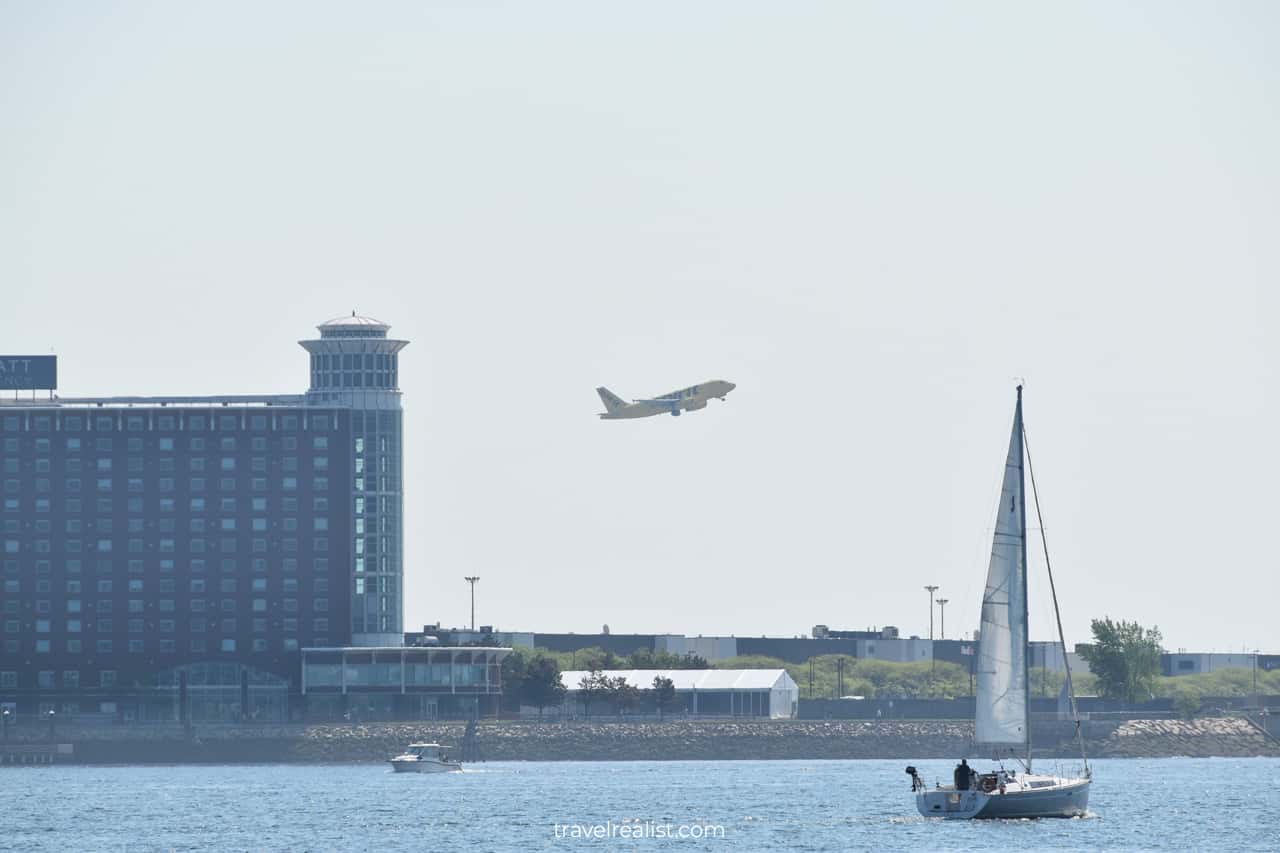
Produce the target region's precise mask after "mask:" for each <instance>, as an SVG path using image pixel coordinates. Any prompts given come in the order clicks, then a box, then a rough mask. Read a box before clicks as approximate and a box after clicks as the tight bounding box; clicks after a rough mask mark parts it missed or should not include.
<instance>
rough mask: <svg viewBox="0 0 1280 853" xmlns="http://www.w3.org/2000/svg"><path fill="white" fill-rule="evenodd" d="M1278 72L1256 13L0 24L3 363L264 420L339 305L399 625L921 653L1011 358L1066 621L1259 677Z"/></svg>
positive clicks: (82, 386) (975, 576)
mask: <svg viewBox="0 0 1280 853" xmlns="http://www.w3.org/2000/svg"><path fill="white" fill-rule="evenodd" d="M1277 43H1280V6H1277V5H1276V4H1274V3H1265V2H1258V3H1216V4H1208V3H1167V2H1159V3H1156V2H1152V3H1126V4H1118V3H1109V2H1108V3H1060V4H1056V5H1052V4H1047V3H965V4H959V3H946V4H941V3H901V2H886V3H847V2H841V3H829V4H821V3H768V4H766V3H743V2H724V3H712V2H707V3H696V4H695V3H643V4H640V3H635V4H607V3H594V2H592V3H586V2H584V3H511V4H506V3H477V2H465V3H464V2H459V3H453V4H429V3H361V4H354V3H351V4H335V3H311V2H308V3H200V4H197V3H105V2H104V3H94V4H86V3H48V2H0V162H2V163H3V164H4V171H3V174H4V184H3V188H2V190H0V293H2V294H3V302H4V305H5V309H6V310H5V311H4V312H3V314H2V315H0V342H2V343H0V351H5V352H44V351H47V350H48V349H49V348H50V347H52V348H54V349H55V350H56V351H57V353H58V354H59V356H60V381H61V386H62V389H61V390H62V393H64V394H66V395H89V394H112V393H144V394H159V393H190V392H197V393H200V392H205V393H217V392H250V391H261V392H295V391H300V390H302V389H303V388H304V387H305V383H306V380H307V368H306V357H305V353H303V351H302V350H301V349H299V348H298V347H297V345H296V343H294V342H295V341H297V340H298V339H300V338H304V337H309V336H311V334H312V332H313V328H312V327H313V326H314V325H315V323H317V322H319V321H321V320H324V319H326V318H328V317H330V316H333V315H336V314H340V313H344V312H347V311H349V310H351V309H352V308H356V309H358V310H360V311H361V312H363V313H368V314H371V315H373V316H375V317H379V318H382V319H385V320H386V321H388V322H390V323H392V325H393V330H392V333H393V334H395V335H397V336H403V337H406V338H409V339H410V340H412V341H413V343H412V345H411V346H410V347H409V348H408V349H406V350H405V352H404V353H403V356H402V362H401V381H402V385H403V389H404V392H405V407H406V425H407V439H406V443H407V449H406V459H407V471H406V474H407V477H408V486H407V489H408V497H407V500H406V508H407V512H408V514H409V529H408V532H407V535H406V547H407V563H408V569H407V573H408V582H407V586H408V605H407V608H406V620H407V622H408V624H410V625H414V624H420V623H422V622H424V621H435V620H437V619H438V620H442V621H444V622H445V623H451V624H461V623H462V622H463V621H464V620H465V619H466V615H467V590H466V584H465V583H464V582H463V580H462V576H463V575H465V574H479V575H480V576H481V577H482V580H481V581H480V584H479V588H478V616H479V619H480V620H481V621H482V622H484V623H494V624H497V625H499V626H502V627H505V628H512V629H525V630H577V631H590V630H598V629H599V627H600V625H601V624H602V623H606V622H607V623H608V624H609V625H610V626H611V627H612V628H613V629H614V630H615V631H646V632H652V631H674V632H688V633H698V632H703V633H737V634H762V633H769V634H784V635H792V634H796V633H801V632H806V631H808V629H809V628H810V626H812V625H813V624H814V623H818V622H823V623H827V624H830V625H831V626H833V627H865V626H868V625H873V624H874V625H884V624H886V623H888V624H896V625H899V626H900V627H901V628H902V629H903V630H904V631H906V632H911V633H921V632H924V631H926V630H927V612H926V610H925V601H924V596H923V590H922V589H921V587H922V585H923V584H925V583H930V582H932V583H938V584H941V585H942V588H943V589H942V593H940V594H942V595H946V596H947V597H949V598H950V599H951V604H949V605H948V607H947V614H948V619H947V627H948V634H949V635H951V636H954V635H955V633H956V632H957V631H958V630H960V629H962V628H963V629H966V630H971V629H972V628H973V627H974V626H975V624H976V621H977V613H978V604H979V597H980V594H981V585H982V579H983V575H984V573H985V570H986V559H987V553H988V551H989V548H990V544H989V537H990V528H991V525H992V520H993V518H994V511H995V510H994V504H995V500H996V494H997V491H998V486H999V480H1000V474H1001V464H1002V460H1003V458H1004V453H1005V443H1006V442H1007V439H1008V425H1009V419H1010V417H1011V414H1012V404H1013V386H1014V381H1013V379H1014V377H1019V376H1021V377H1025V378H1026V380H1027V383H1028V386H1027V421H1028V427H1029V430H1030V438H1031V444H1032V448H1033V450H1034V451H1035V453H1036V457H1035V458H1036V462H1037V464H1038V465H1039V468H1038V473H1039V477H1040V485H1041V488H1042V490H1043V492H1044V498H1045V511H1046V513H1047V524H1048V527H1049V535H1050V545H1051V547H1052V548H1053V555H1054V562H1055V567H1056V569H1057V571H1058V572H1059V573H1060V584H1061V586H1060V591H1061V593H1062V596H1063V607H1064V614H1063V615H1064V619H1065V622H1066V626H1067V632H1068V639H1069V640H1070V641H1078V640H1083V639H1085V638H1086V635H1087V626H1088V620H1089V618H1090V617H1092V616H1101V615H1103V614H1110V615H1111V616H1114V617H1121V618H1132V619H1138V620H1140V621H1142V622H1143V623H1146V624H1152V623H1154V624H1158V625H1159V626H1160V627H1161V628H1162V629H1163V630H1164V632H1165V636H1166V641H1167V645H1168V646H1169V647H1171V648H1177V647H1180V646H1185V647H1195V648H1202V649H1210V648H1216V649H1219V650H1222V649H1226V648H1234V649H1240V648H1241V647H1242V646H1247V647H1249V648H1253V647H1255V646H1263V647H1264V648H1269V649H1271V650H1272V651H1280V629H1278V628H1277V627H1276V626H1277V624H1278V623H1280V620H1277V619H1276V617H1275V612H1276V599H1277V593H1278V592H1280V584H1278V583H1277V580H1276V578H1277V563H1278V560H1277V557H1276V549H1275V544H1274V540H1275V534H1274V531H1275V528H1276V510H1277V499H1276V497H1275V483H1276V482H1277V480H1278V479H1280V477H1278V475H1280V452H1278V451H1277V449H1276V445H1275V432H1276V423H1277V415H1280V399H1278V398H1280V389H1278V388H1277V362H1278V361H1280V351H1278V350H1280V345H1277V343H1276V332H1277V321H1276V318H1277V307H1278V306H1277V297H1276V293H1275V288H1276V281H1277V273H1280V248H1278V242H1277V234H1278V233H1280V201H1278V200H1280V158H1278V157H1277V156H1276V152H1277V151H1280V110H1277V104H1280V85H1278V84H1280V68H1278V65H1277V60H1276V58H1275V56H1276V52H1275V50H1274V46H1275V45H1276V44H1277ZM1268 48H1270V50H1268ZM711 378H724V379H728V380H731V381H734V382H736V383H738V390H737V391H735V392H734V393H733V394H732V395H731V396H730V398H729V402H728V403H726V404H723V405H721V404H719V403H714V402H713V404H712V405H711V406H710V407H709V408H708V409H707V410H705V411H703V412H699V413H694V414H691V415H689V416H686V417H681V418H679V419H675V418H669V417H666V418H654V419H649V420H645V421H638V422H601V421H598V420H597V419H596V418H595V417H594V414H595V412H597V411H599V410H600V405H599V402H598V400H597V398H596V396H595V393H594V390H593V389H594V388H595V386H596V385H600V384H605V385H608V386H609V387H610V388H612V389H613V390H614V391H616V392H618V393H619V394H621V395H623V396H631V397H638V396H648V395H652V394H656V393H659V392H662V391H666V390H670V389H672V388H675V387H679V386H683V385H688V384H691V383H694V382H698V381H702V380H706V379H711ZM1039 565H1040V563H1039V562H1038V561H1037V562H1036V563H1035V566H1037V567H1039ZM1032 584H1033V593H1035V594H1036V596H1037V600H1035V601H1033V604H1032V606H1033V610H1034V611H1035V613H1034V617H1035V618H1034V619H1033V621H1034V623H1035V625H1034V628H1033V633H1034V634H1035V635H1036V636H1037V637H1045V638H1048V637H1049V636H1050V632H1051V630H1052V628H1051V625H1052V621H1051V616H1050V614H1049V612H1048V610H1047V608H1046V607H1044V606H1043V598H1042V596H1041V593H1042V592H1043V589H1044V584H1043V583H1042V581H1041V575H1040V574H1037V575H1036V576H1035V578H1034V579H1033V581H1032Z"/></svg>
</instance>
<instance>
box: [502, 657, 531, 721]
mask: <svg viewBox="0 0 1280 853" xmlns="http://www.w3.org/2000/svg"><path fill="white" fill-rule="evenodd" d="M528 669H529V658H528V656H527V655H526V653H525V652H522V651H520V650H519V649H516V650H515V651H513V652H511V654H509V655H507V656H506V657H505V658H503V659H502V707H503V709H504V710H507V711H519V710H520V701H521V699H522V697H523V690H524V682H525V678H526V677H527V676H528Z"/></svg>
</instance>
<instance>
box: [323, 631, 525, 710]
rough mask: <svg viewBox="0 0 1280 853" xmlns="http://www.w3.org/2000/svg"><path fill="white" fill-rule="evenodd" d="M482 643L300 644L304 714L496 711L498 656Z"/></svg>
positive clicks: (499, 677) (501, 655) (506, 652)
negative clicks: (315, 647) (418, 645)
mask: <svg viewBox="0 0 1280 853" xmlns="http://www.w3.org/2000/svg"><path fill="white" fill-rule="evenodd" d="M509 654H511V649H504V648H497V647H486V646H449V647H440V646H436V647H432V646H420V647H410V646H387V647H383V648H352V647H346V648H318V649H303V650H302V697H303V700H304V704H305V707H306V715H307V719H309V720H324V719H335V720H336V719H351V720H415V719H416V720H434V719H470V718H473V717H487V716H494V715H496V714H497V712H498V700H499V698H500V696H501V694H502V659H503V658H505V657H506V656H507V655H509Z"/></svg>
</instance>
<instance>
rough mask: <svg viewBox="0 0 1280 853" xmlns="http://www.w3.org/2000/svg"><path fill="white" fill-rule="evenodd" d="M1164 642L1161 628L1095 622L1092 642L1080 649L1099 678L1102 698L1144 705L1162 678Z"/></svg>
mask: <svg viewBox="0 0 1280 853" xmlns="http://www.w3.org/2000/svg"><path fill="white" fill-rule="evenodd" d="M1161 639H1162V637H1161V636H1160V629H1159V628H1155V627H1152V628H1143V627H1142V626H1141V625H1139V624H1138V623H1137V622H1113V621H1112V620H1111V619H1110V618H1109V617H1108V618H1104V619H1094V620H1093V642H1092V643H1090V644H1088V645H1082V646H1081V647H1080V656H1081V657H1082V658H1084V660H1085V663H1087V664H1089V670H1090V671H1091V672H1092V673H1093V674H1094V676H1096V677H1097V680H1098V690H1099V692H1100V693H1101V694H1102V695H1103V696H1105V697H1107V698H1110V699H1123V700H1125V701H1126V702H1143V701H1146V700H1147V699H1150V698H1151V697H1152V696H1153V695H1154V688H1155V684H1156V679H1157V677H1158V676H1159V675H1160V654H1161V649H1160V641H1161Z"/></svg>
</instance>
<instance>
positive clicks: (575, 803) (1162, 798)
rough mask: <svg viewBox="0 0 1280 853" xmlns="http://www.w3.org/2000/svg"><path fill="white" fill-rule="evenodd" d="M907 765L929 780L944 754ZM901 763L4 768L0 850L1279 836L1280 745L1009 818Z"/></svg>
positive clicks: (875, 846) (944, 845) (981, 845)
mask: <svg viewBox="0 0 1280 853" xmlns="http://www.w3.org/2000/svg"><path fill="white" fill-rule="evenodd" d="M914 763H915V764H916V766H917V767H919V769H920V771H921V774H922V776H924V777H925V779H926V780H927V781H928V783H929V784H931V785H932V784H933V782H934V781H935V780H945V779H946V778H947V776H948V775H949V774H950V771H951V765H950V764H949V763H947V762H940V761H933V762H929V761H921V762H914ZM906 764H907V762H905V761H689V762H545V763H526V762H495V763H486V764H478V765H468V766H467V769H466V770H465V771H464V772H462V773H447V774H438V775H419V774H394V773H392V772H391V768H390V767H389V766H388V765H386V764H382V765H376V764H364V765H353V764H348V765H184V766H133V767H92V766H53V767H25V768H5V769H4V770H0V790H2V791H3V792H4V796H3V799H4V802H3V806H2V807H0V849H2V850H21V851H55V850H56V851H68V850H85V851H113V850H120V851H126V850H127V851H149V850H156V851H161V850H163V851H169V850H172V851H192V850H228V851H277V850H279V851H285V850H288V851H303V850H315V851H354V850H369V851H378V853H395V851H424V850H425V851H432V850H477V851H525V850H570V849H587V850H591V849H609V850H613V849H621V850H658V849H663V850H705V849H718V850H730V849H732V850H800V851H827V850H830V851H843V850H917V851H919V850H965V851H972V850H1155V849H1184V850H1185V849H1222V848H1224V847H1230V848H1231V849H1232V850H1276V849H1280V759H1274V758H1252V759H1226V758H1222V759H1187V758H1174V759H1155V760H1110V761H1107V760H1103V761H1098V762H1096V763H1095V765H1094V770H1095V781H1094V785H1093V790H1092V794H1091V797H1090V813H1089V815H1088V816H1087V817H1084V818H1079V819H1072V820H1042V821H1008V822H1000V821H995V822H987V821H977V822H945V821H941V820H938V819H933V818H929V819H926V818H922V817H920V816H919V815H918V814H917V813H916V810H915V804H914V800H913V798H912V795H911V792H910V780H909V779H908V777H907V775H906V774H905V773H904V772H903V768H904V767H905V765H906ZM980 766H981V765H980ZM1053 767H1054V765H1053V763H1052V762H1047V763H1045V764H1044V765H1041V766H1039V767H1038V769H1041V770H1046V771H1047V770H1052V769H1053ZM1061 769H1062V770H1068V769H1070V768H1068V767H1067V766H1066V765H1063V766H1062V767H1061Z"/></svg>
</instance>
